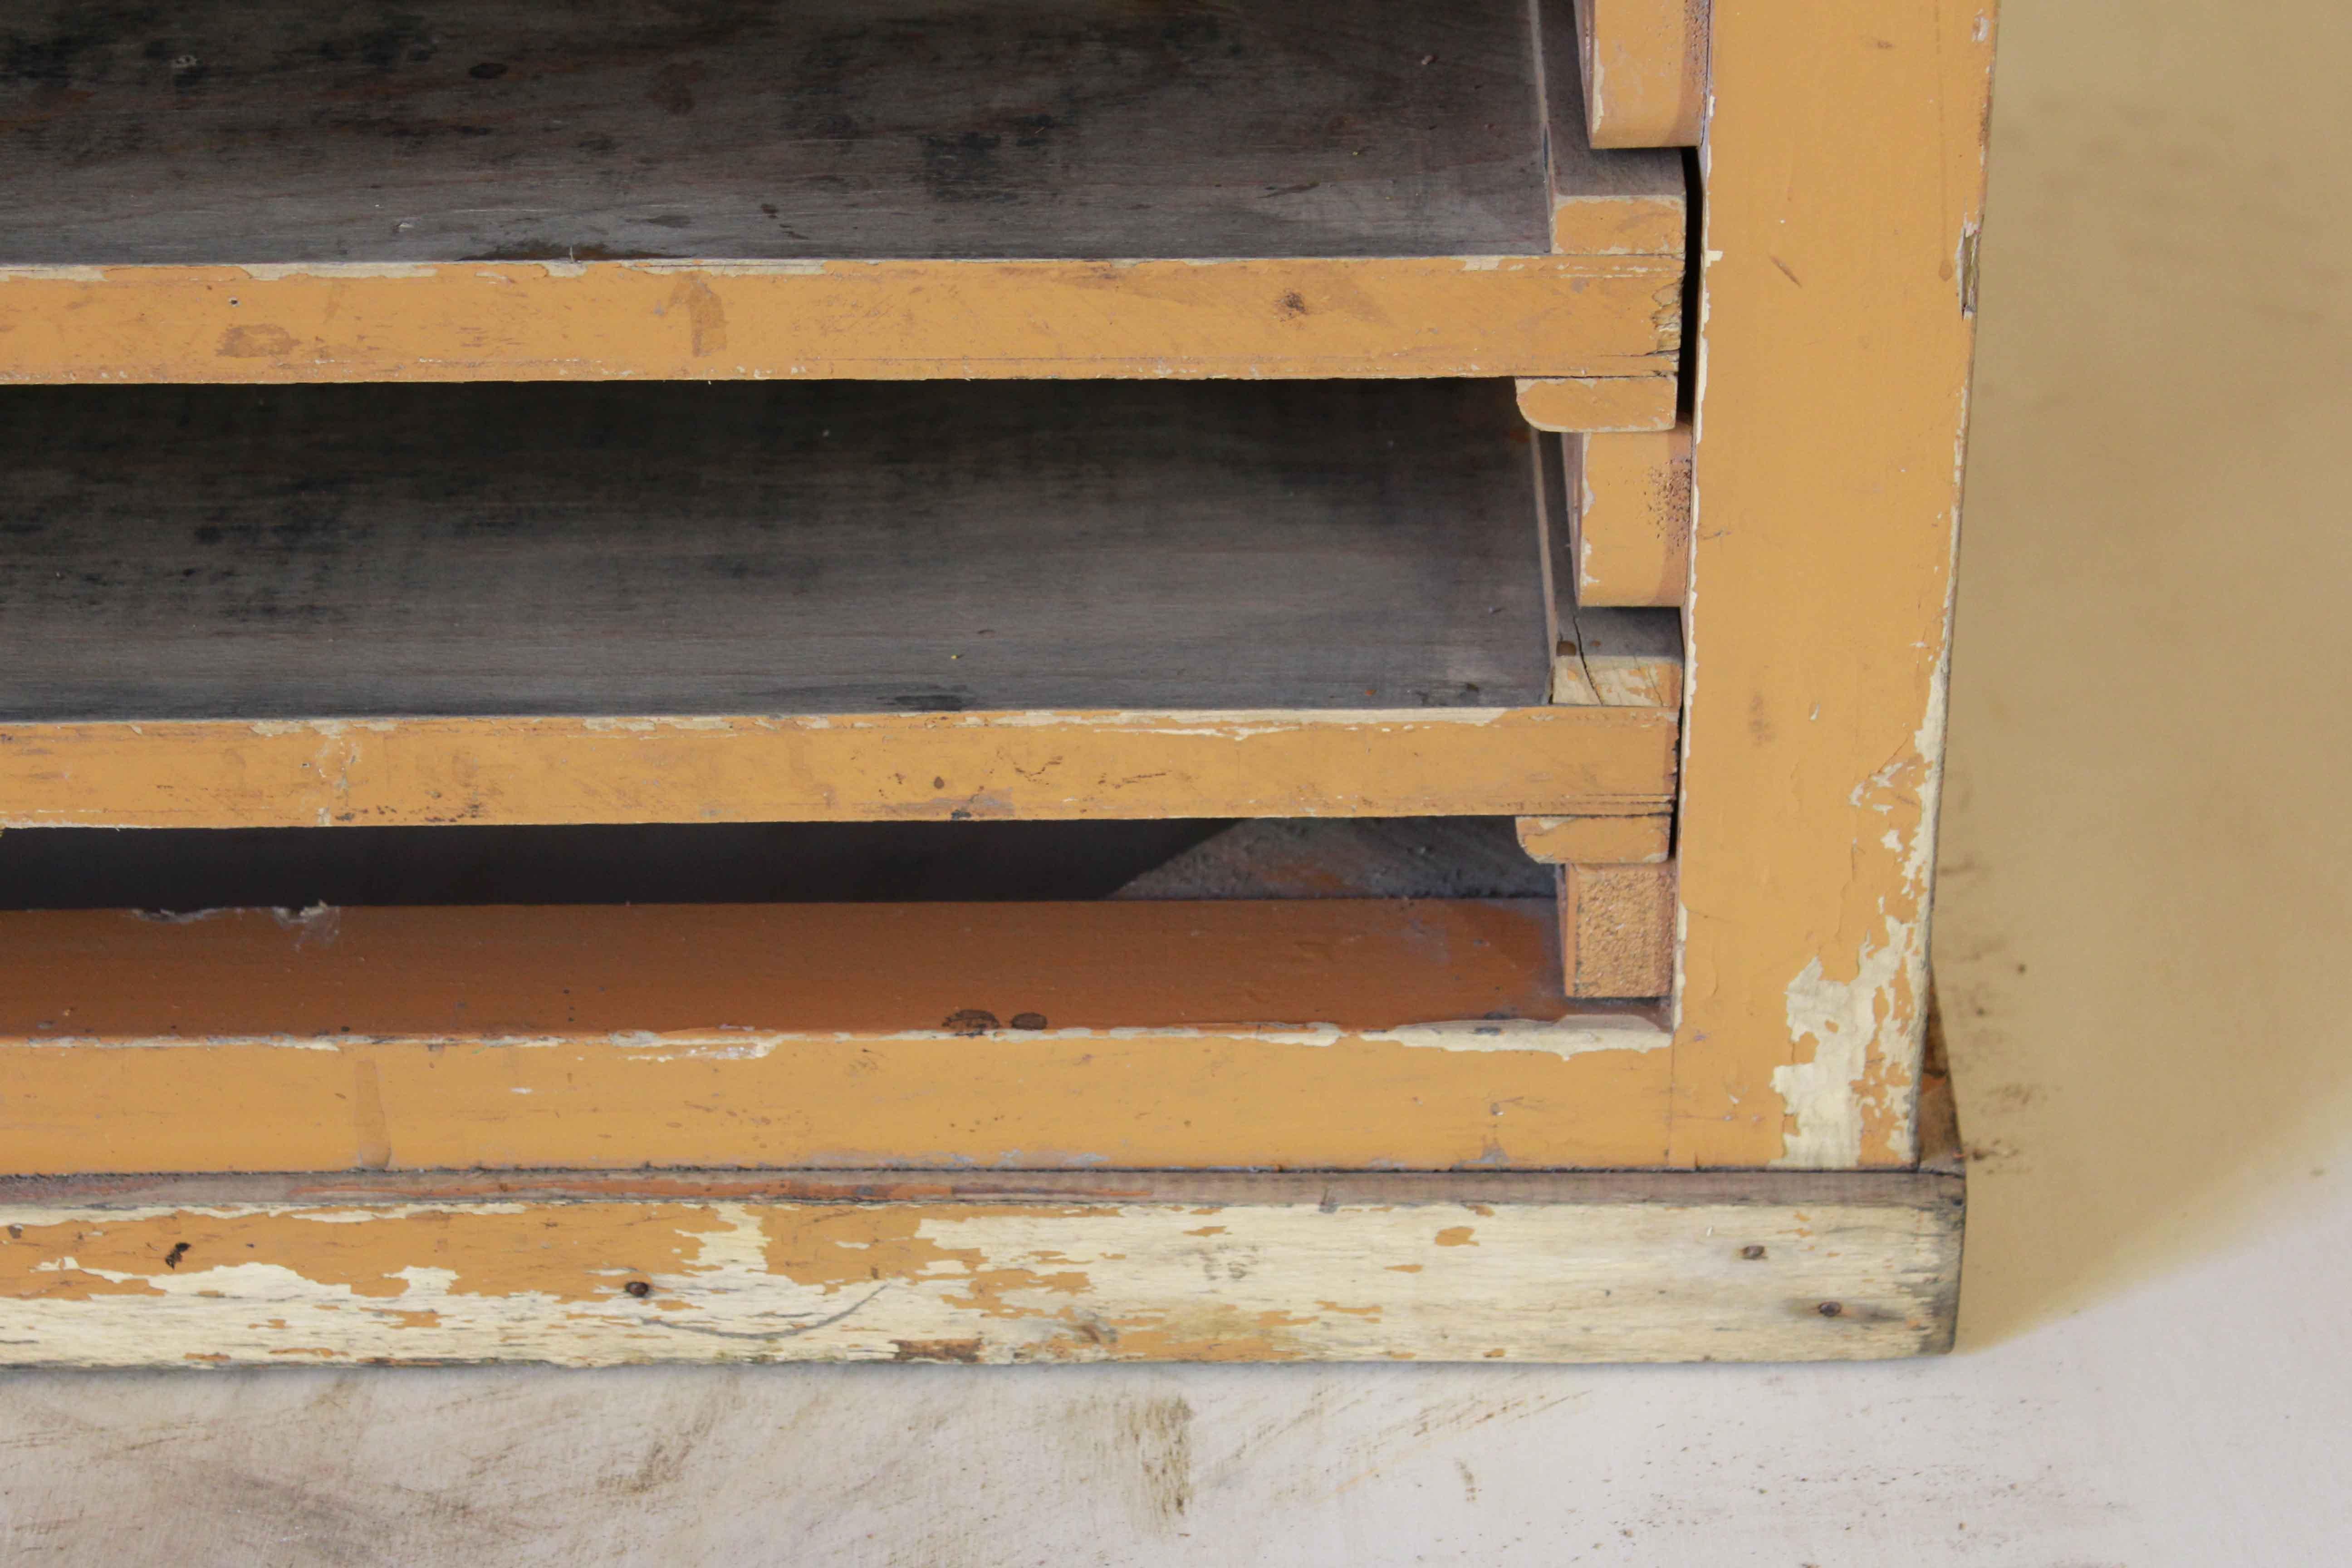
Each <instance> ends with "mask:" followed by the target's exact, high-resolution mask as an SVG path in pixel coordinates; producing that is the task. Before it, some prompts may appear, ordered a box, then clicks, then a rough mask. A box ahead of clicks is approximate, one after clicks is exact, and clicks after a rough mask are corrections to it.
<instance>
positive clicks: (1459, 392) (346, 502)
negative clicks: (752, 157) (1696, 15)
mask: <svg viewBox="0 0 2352 1568" xmlns="http://www.w3.org/2000/svg"><path fill="white" fill-rule="evenodd" d="M1538 454H1539V448H1538V446H1537V443H1536V441H1535V438H1534V437H1533V436H1532V434H1531V433H1530V432H1529V431H1528V428H1527V426H1526V425H1525V424H1524V423H1523V422H1522V421H1521V420H1520V419H1519V418H1518V416H1517V412H1516V410H1515V406H1514V404H1513V399H1512V392H1511V388H1510V387H1509V385H1508V384H1507V383H1501V382H1472V381H1421V382H1381V383H1360V384H1340V383H1328V382H1327V383H1316V384H1271V383H1262V384H1242V383H1226V384H1111V385H1098V386H1092V387H1089V386H1084V385H1079V384H1069V383H1050V382H1039V383H1031V384H1024V385H1018V386H1010V387H1005V386H988V385H980V384H954V383H937V384H926V385H919V386H905V385H902V386H896V387H886V386H877V385H873V384H860V383H855V382H836V383H828V384H805V383H803V384H772V385H765V386H755V385H741V384H736V385H715V386H713V385H694V384H649V385H616V384H606V385H598V386H545V385H535V386H511V385H509V386H493V385H472V386H465V387H457V388H426V387H400V386H373V387H364V386H345V387H320V388H258V389H257V388H228V387H77V388H68V389H50V390H33V389H17V390H14V391H10V392H6V393H5V394H0V526H5V527H6V529H7V530H8V531H9V532H8V538H9V542H10V548H9V549H8V551H7V552H5V555H4V556H0V625H5V626H6V628H7V632H6V642H7V649H8V657H7V658H6V659H5V661H0V786H5V796H6V798H7V799H8V800H9V801H10V803H11V807H12V810H11V814H10V816H9V817H8V821H9V822H10V823H11V824H13V825H16V826H166V827H169V826H187V827H197V826H214V827H226V826H306V825H310V824H313V823H319V824H378V825H383V826H396V825H402V824H412V825H429V824H433V823H438V822H476V823H486V822H508V823H518V824H529V823H566V822H662V821H677V822H697V821H780V820H781V821H790V820H829V821H844V820H851V821H854V820H888V819H904V818H908V817H930V818H941V819H951V818H958V817H969V816H1043V817H1056V818H1076V817H1087V816H1129V817H1133V816H1207V817H1215V816H1321V815H1370V816H1452V815H1471V816H1495V815H1521V814H1534V815H1561V814H1568V813H1570V812H1573V811H1579V810H1596V811H1601V812H1629V813H1643V812H1652V811H1655V810H1656V809H1658V807H1659V805H1660V803H1661V802H1662V801H1663V800H1664V798H1665V797H1666V796H1667V795H1669V794H1670V793H1671V791H1672V783H1673V746H1674V734H1675V713H1674V711H1673V709H1672V702H1671V700H1670V698H1668V697H1664V696H1660V695H1658V694H1657V693H1656V692H1653V691H1650V690H1648V689H1630V690H1624V691H1619V690H1616V689H1613V688H1612V689H1609V690H1594V691H1591V692H1586V693H1581V694H1580V695H1577V696H1576V697H1575V698H1574V699H1573V705H1567V706H1563V705H1560V704H1559V703H1557V702H1555V701H1554V700H1553V699H1554V698H1555V697H1557V696H1559V695H1561V694H1560V692H1559V691H1558V690H1557V689H1556V688H1557V687H1558V685H1559V678H1558V676H1557V674H1556V672H1555V669H1554V664H1555V660H1554V649H1553V639H1552V637H1550V635H1549V628H1548V617H1549V616H1551V615H1552V614H1553V612H1551V611H1550V610H1549V607H1548V606H1547V604H1546V602H1545V595H1544V591H1543V581H1544V572H1543V566H1542V561H1543V555H1544V544H1543V532H1544V527H1545V511H1544V506H1543V489H1542V485H1541V483H1540V481H1539V478H1538ZM1587 662H1589V659H1588V661H1587Z"/></svg>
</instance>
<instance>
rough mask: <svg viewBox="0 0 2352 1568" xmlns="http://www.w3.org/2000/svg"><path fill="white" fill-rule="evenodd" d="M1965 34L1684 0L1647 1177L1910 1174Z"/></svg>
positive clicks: (1969, 97) (1951, 502) (1973, 89)
mask: <svg viewBox="0 0 2352 1568" xmlns="http://www.w3.org/2000/svg"><path fill="white" fill-rule="evenodd" d="M1987 16H1988V13H1987V12H1986V11H1985V10H1984V9H1983V8H1982V7H1979V6H1944V7H1928V6H1917V7H1900V8H1895V9H1893V10H1890V9H1889V8H1887V7H1885V6H1883V5H1874V4H1871V3H1870V0H1829V3H1826V4H1823V5H1816V6H1813V7H1810V8H1806V9H1805V10H1803V11H1802V12H1801V14H1800V13H1791V12H1786V11H1774V10H1772V9H1771V8H1769V7H1757V6H1751V5H1717V6H1716V7H1715V24H1714V25H1715V28H1716V34H1715V41H1716V44H1717V46H1718V47H1717V50H1716V53H1715V57H1714V60H1715V66H1714V78H1713V83H1712V93H1713V100H1714V101H1713V107H1712V110H1711V115H1712V118H1711V120H1710V123H1709V129H1708V134H1707V142H1706V146H1705V147H1704V148H1703V149H1702V154H1701V159H1702V166H1703V169H1704V171H1705V177H1706V184H1707V190H1708V197H1709V199H1708V201H1707V202H1706V209H1705V219H1704V221H1705V224H1706V235H1705V240H1704V244H1703V246H1702V247H1701V256H1702V258H1703V288H1702V295H1701V303H1700V306H1699V311H1698V317H1699V321H1700V330H1701V341H1700V349H1699V368H1698V372H1697V379H1698V384H1699V399H1698V411H1697V421H1698V427H1697V442H1696V474H1695V481H1696V483H1695V488H1696V489H1698V490H1699V491H1700V493H1701V494H1703V496H1704V510H1703V511H1701V512H1700V513H1698V516H1697V521H1696V523H1695V526H1694V542H1693V566H1692V575H1691V582H1690V587H1689V590H1688V592H1687V595H1686V596H1685V622H1686V650H1685V682H1686V686H1685V700H1686V707H1685V731H1684V735H1683V748H1684V757H1683V769H1682V785H1683V792H1684V793H1683V800H1682V808H1681V811H1680V813H1679V815H1678V825H1677V853H1678V856H1679V858H1680V866H1681V870H1682V884H1681V891H1682V910H1681V914H1680V917H1679V924H1680V926H1681V930H1682V932H1683V952H1682V963H1681V965H1680V974H1679V976H1678V981H1677V986H1676V991H1675V1002H1676V1030H1677V1033H1676V1040H1675V1051H1674V1055H1675V1098H1676V1103H1675V1116H1674V1126H1673V1131H1672V1140H1673V1142H1674V1146H1675V1151H1676V1158H1677V1160H1678V1161H1687V1162H1689V1163H1694V1164H1702V1165H1705V1164H1726V1165H1738V1164H1751V1163H1752V1164H1769V1163H1780V1164H1784V1165H1790V1166H1843V1165H1854V1164H1861V1165H1866V1166H1878V1165H1900V1164H1904V1163H1908V1162H1909V1161H1911V1160H1912V1159H1913V1158H1914V1157H1915V1155H1916V1133H1915V1129H1914V1125H1913V1124H1914V1120H1915V1115H1914V1112H1915V1102H1916V1083H1917V1078H1918V1058H1919V1050H1920V1040H1921V1035H1922V1029H1923V1025H1924V1017H1923V1015H1924V1010H1925V1004H1926V992H1927V975H1926V963H1927V912H1928V900H1929V895H1930V890H1931V889H1930V877H1931V868H1932V863H1933V856H1934V847H1935V846H1934V840H1935V813H1936V806H1937V788H1938V778H1939V773H1940V768H1941V763H1942V729H1943V707H1942V703H1943V687H1944V682H1945V679H1946V674H1947V663H1946V657H1947V656H1946V650H1947V646H1948V635H1949V627H1950V603H1951V600H1950V593H1951V583H1952V561H1953V545H1954V540H1955V532H1956V525H1957V520H1958V474H1957V471H1956V468H1955V453H1956V450H1957V447H1956V443H1958V440H1959V439H1960V438H1961V434H1962V432H1963V430H1964V428H1965V422H1966V416H1967V401H1966V388H1967V381H1968V372H1969V357H1970V353H1971V350H1972V341H1973V340H1972V333H1973V321H1972V320H1971V319H1970V318H1969V316H1968V314H1967V313H1966V312H1965V310H1962V309H1958V308H1956V298H1955V297H1956V293H1964V291H1965V289H1966V280H1965V278H1963V277H1961V276H1960V275H1961V274H1962V273H1964V272H1965V270H1966V266H1965V263H1966V252H1967V249H1968V241H1967V236H1968V235H1969V233H1971V232H1972V230H1973V227H1974V226H1975V225H1976V224H1977V223H1978V222H1979V218H1980V214H1981V204H1982V194H1983V176H1984V168H1983V155H1982V154H1983V149H1982V142H1981V132H1982V128H1983V121H1984V108H1985V104H1986V101H1987V98H1988V94H1989V90H1990V63H1991V47H1990V29H1989V28H1988V27H1986V26H1985V25H1984V24H1985V22H1986V19H1987ZM1791 71H1802V72H1804V73H1806V79H1807V80H1808V82H1809V83H1810V84H1811V88H1810V90H1811V93H1812V95H1813V98H1812V100H1813V103H1814V112H1813V113H1812V114H1811V115H1809V116H1807V117H1804V118H1802V119H1801V120H1792V119H1790V117H1789V116H1788V115H1787V113H1786V112H1785V107H1786V100H1787V82H1788V81H1789V79H1790V72H1791ZM1860 125H1866V126H1868V127H1869V128H1870V134H1869V135H1868V136H1867V137H1855V136H1852V135H1848V134H1846V133H1845V131H1844V130H1843V129H1841V128H1850V127H1853V126H1860ZM1702 589H1703V590H1704V592H1702V591H1701V590H1702ZM1832 606H1833V607H1834V613H1830V612H1831V609H1832ZM1702 661H1704V663H1705V666H1706V671H1707V674H1706V679H1705V680H1704V681H1700V680H1699V679H1698V674H1699V668H1700V665H1701V663H1702Z"/></svg>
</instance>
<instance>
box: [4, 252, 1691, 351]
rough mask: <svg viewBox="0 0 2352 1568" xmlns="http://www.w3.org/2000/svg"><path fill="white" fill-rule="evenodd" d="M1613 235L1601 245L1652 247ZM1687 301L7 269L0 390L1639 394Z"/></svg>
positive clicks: (551, 266) (1574, 260)
mask: <svg viewBox="0 0 2352 1568" xmlns="http://www.w3.org/2000/svg"><path fill="white" fill-rule="evenodd" d="M1630 216H1631V222H1632V231H1631V232H1629V233H1619V234H1618V235H1617V238H1618V240H1619V241H1620V242H1621V243H1622V245H1624V246H1627V247H1631V246H1634V245H1640V244H1645V243H1649V241H1645V240H1643V238H1642V237H1641V236H1642V235H1643V234H1644V233H1649V232H1650V231H1654V230H1655V229H1657V227H1658V225H1657V224H1656V223H1655V222H1654V220H1644V219H1643V218H1641V217H1640V216H1638V215H1630ZM1603 226H1604V227H1608V228H1622V225H1609V224H1604V225H1603ZM1604 237H1605V236H1604ZM1653 238H1654V235H1653ZM1674 248H1675V251H1677V252H1678V251H1679V248H1680V237H1679V235H1676V236H1675V247H1674ZM1681 277H1682V259H1681V258H1680V256H1679V254H1654V255H1637V254H1620V255H1569V256H1509V257H1484V258H1454V257H1445V258H1428V257H1408V258H1328V259H1296V260H1294V259H1275V260H1230V261H1064V260H1046V261H828V262H801V263H725V262H707V263H666V262H631V261H597V262H584V263H579V264H555V263H528V262H525V263H517V262H495V263H494V262H466V263H446V264H437V265H429V266H422V265H420V266H382V267H379V266H352V267H333V266H325V265H321V266H312V267H272V268H260V267H255V268H242V267H233V266H221V267H115V268H0V382H6V381H23V382H63V381H118V382H120V381H139V382H167V381H179V382H289V381H297V382H299V381H529V380H585V379H609V378H616V377H636V378H654V379H663V378H676V379H690V380H698V381H699V380H735V379H742V378H762V377H855V378H883V379H908V378H927V377H962V378H971V377H982V378H987V377H1004V376H1143V377H1160V376H1188V377H1189V376H1290V377H1299V376H1307V377H1312V376H1354V377H1362V376H1433V375H1441V376H1469V375H1479V376H1496V375H1641V374H1656V373H1658V372H1660V371H1662V370H1671V368H1672V359H1673V354H1674V352H1675V346H1676V344H1677V343H1678V342H1679V341H1680V333H1681Z"/></svg>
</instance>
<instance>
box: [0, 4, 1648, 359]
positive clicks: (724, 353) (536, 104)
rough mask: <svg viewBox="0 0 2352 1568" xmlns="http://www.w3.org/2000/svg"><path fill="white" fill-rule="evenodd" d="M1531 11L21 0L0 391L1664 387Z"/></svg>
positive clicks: (1631, 221)
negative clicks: (699, 384)
mask: <svg viewBox="0 0 2352 1568" xmlns="http://www.w3.org/2000/svg"><path fill="white" fill-rule="evenodd" d="M1542 9H1543V11H1544V13H1545V14H1544V16H1543V17H1542V25H1543V29H1544V31H1545V32H1546V33H1547V34H1548V35H1549V36H1550V37H1553V39H1554V43H1555V46H1556V47H1551V48H1549V49H1546V48H1545V47H1544V45H1543V43H1542V41H1541V39H1540V38H1539V37H1538V29H1537V28H1536V27H1535V26H1532V25H1531V24H1532V22H1533V20H1534V19H1533V18H1532V17H1531V15H1530V8H1529V5H1528V0H1464V3H1463V4H1458V5H1426V4H1423V3H1422V0H1370V3H1369V4H1365V3H1352V4H1349V3H1341V0H1312V3H1307V4H1293V5H1274V4H1261V3H1256V0H1252V3H1251V4H1247V5H1241V6H1234V5H1211V4H1207V3H1206V0H1178V3H1177V4H1173V5H1161V6H1154V7H1151V8H1150V10H1149V11H1148V12H1141V11H1134V10H1122V9H1116V8H1115V9H1113V10H1110V11H1106V10H1105V9H1104V8H1103V7H1102V6H1101V5H1098V4H1097V3H1096V0H1018V3H1017V4H1013V5H1003V4H991V3H984V0H813V3H807V4H795V5H784V4H772V5H761V4H752V5H738V6H730V7H724V8H719V9H718V10H700V11H688V12H683V13H682V12H678V11H677V10H662V9H659V8H656V9H653V10H648V9H646V7H644V6H643V5H638V4H636V3H635V0H586V3H583V4H581V5H567V6H562V7H558V8H556V9H553V10H550V9H549V8H547V7H546V6H544V5H535V4H531V3H530V0H419V3H418V4H416V5H412V6H409V7H406V8H404V10H403V11H402V12H401V13H400V14H399V15H398V16H392V15H390V14H384V15H377V14H375V13H369V14H367V15H366V16H364V17H363V18H362V17H361V16H359V15H358V14H356V13H351V12H345V11H337V10H334V9H332V8H330V9H327V10H325V11H321V10H320V8H318V7H316V6H312V5H302V4H299V3H298V0H202V3H200V4H196V5H185V6H178V7H174V8H173V9H172V10H171V11H170V12H169V13H168V14H164V13H158V14H156V15H155V16H153V17H148V16H145V15H144V14H142V16H140V17H138V18H131V19H116V20H107V19H100V20H98V21H93V20H91V18H90V17H89V16H88V15H86V14H84V13H83V12H81V11H79V10H76V9H74V8H72V7H69V6H68V5H66V4H65V3H64V0H34V4H33V11H34V14H33V15H31V16H26V17H22V18H19V19H18V21H17V22H16V24H14V29H13V30H14V31H15V33H16V35H18V37H20V39H21V42H20V44H19V47H18V52H19V53H20V54H21V55H22V57H23V58H25V59H26V60H28V61H29V62H30V65H29V66H28V67H27V68H23V69H20V70H19V71H17V72H16V74H15V75H14V76H13V78H12V79H10V80H9V81H8V82H6V83H5V84H0V127H5V130H0V146H5V150H6V156H7V160H8V163H7V169H8V172H7V174H6V175H5V178H0V376H5V377H6V378H9V379H15V380H31V381H44V380H46V381H71V380H84V379H112V380H122V379H129V380H148V381H285V380H394V379H428V380H466V379H476V378H479V379H516V378H532V379H535V378H593V377H613V376H660V377H692V378H698V379H710V378H729V377H739V376H740V377H754V376H829V377H839V376H860V377H927V376H1028V375H1079V376H1106V375H1123V376H1163V375H1234V376H1287V377H1297V376H1414V375H1527V376H1628V375H1631V376H1661V375H1671V374H1672V373H1673V369H1674V366H1673V363H1672V362H1673V357H1674V353H1675V348H1676V345H1677V342H1678V334H1679V331H1680V321H1679V310H1680V296H1681V276H1682V252H1683V246H1684V226H1685V211H1684V193H1683V173H1682V166H1681V163H1680V162H1679V160H1678V158H1677V157H1676V156H1675V154H1673V153H1658V152H1612V153H1596V152H1594V151H1593V150H1592V149H1591V146H1590V145H1589V144H1588V143H1587V142H1586V139H1585V136H1584V132H1583V121H1582V117H1581V115H1580V114H1579V113H1576V112H1573V109H1574V107H1575V106H1576V105H1578V104H1580V102H1581V96H1580V87H1579V85H1578V83H1577V82H1576V81H1575V80H1574V79H1573V73H1574V71H1575V50H1574V48H1573V47H1572V39H1573V23H1572V19H1571V18H1570V14H1569V9H1568V6H1567V5H1566V3H1565V0H1543V5H1542ZM1559 38H1567V39H1569V40H1570V44H1569V45H1568V46H1566V47H1559V46H1558V40H1559ZM1547 57H1548V58H1549V60H1550V62H1551V67H1550V68H1551V70H1552V71H1553V73H1554V75H1555V78H1557V77H1558V76H1559V73H1561V72H1565V73H1567V75H1568V79H1566V80H1560V79H1553V80H1549V81H1547V80H1546V79H1545V70H1544V68H1543V67H1542V66H1540V65H1539V64H1538V61H1539V60H1542V59H1544V58H1547ZM1548 106H1549V107H1548ZM1548 113H1549V129H1547V125H1546V118H1547V114H1548Z"/></svg>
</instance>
